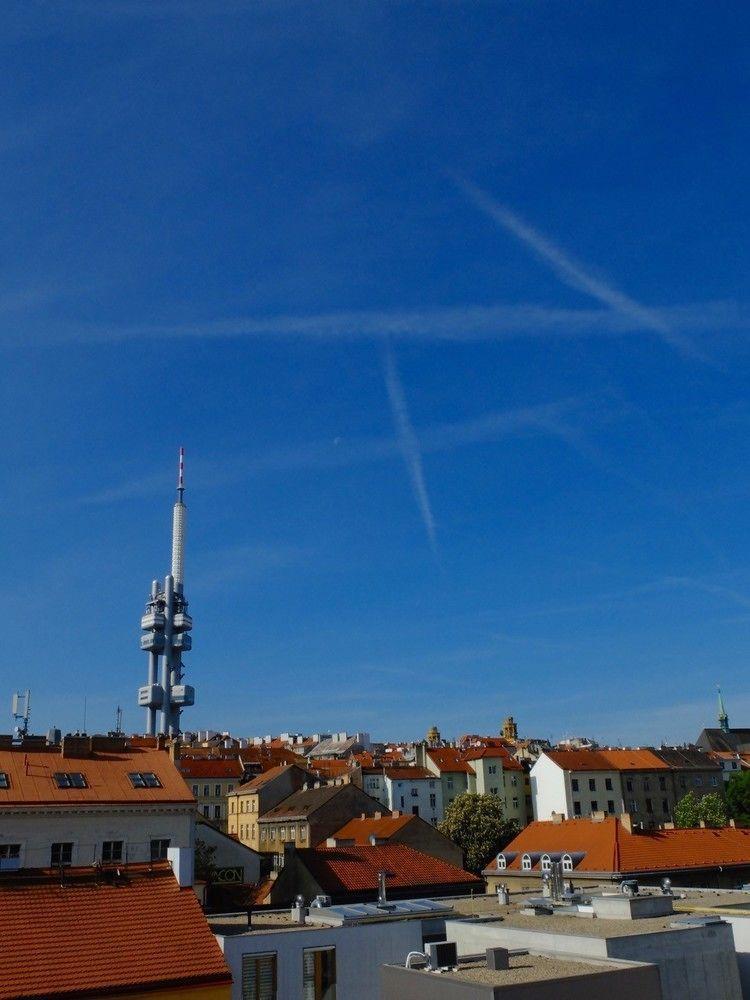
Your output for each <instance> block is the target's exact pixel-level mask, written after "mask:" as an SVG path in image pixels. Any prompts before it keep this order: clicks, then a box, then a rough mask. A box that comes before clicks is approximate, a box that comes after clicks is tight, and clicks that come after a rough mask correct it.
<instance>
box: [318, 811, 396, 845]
mask: <svg viewBox="0 0 750 1000" xmlns="http://www.w3.org/2000/svg"><path fill="white" fill-rule="evenodd" d="M414 819H415V817H414V816H405V815H404V814H403V813H400V814H399V815H397V816H393V815H391V814H389V815H388V816H381V817H380V818H379V819H376V818H375V817H374V816H365V817H364V819H362V817H360V818H359V819H350V820H349V822H348V823H345V824H344V826H342V827H341V829H340V830H337V831H336V832H335V833H332V834H331V836H332V837H335V838H336V840H353V841H354V844H355V846H356V845H361V846H362V847H367V845H368V844H369V843H370V837H372V836H375V837H377V838H378V840H387V839H388V838H389V837H392V836H393V834H394V833H397V832H398V831H399V830H402V829H403V828H404V827H405V826H407V824H409V823H411V822H413V821H414Z"/></svg>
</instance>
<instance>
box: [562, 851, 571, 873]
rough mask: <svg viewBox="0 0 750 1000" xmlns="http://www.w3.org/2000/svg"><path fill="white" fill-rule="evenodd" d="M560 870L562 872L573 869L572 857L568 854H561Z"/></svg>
mask: <svg viewBox="0 0 750 1000" xmlns="http://www.w3.org/2000/svg"><path fill="white" fill-rule="evenodd" d="M562 870H563V871H564V872H572V871H573V859H572V858H571V856H570V855H569V854H563V856H562Z"/></svg>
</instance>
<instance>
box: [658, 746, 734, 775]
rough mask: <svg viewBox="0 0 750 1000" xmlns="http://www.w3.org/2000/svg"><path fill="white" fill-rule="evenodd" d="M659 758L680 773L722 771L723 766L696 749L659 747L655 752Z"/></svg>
mask: <svg viewBox="0 0 750 1000" xmlns="http://www.w3.org/2000/svg"><path fill="white" fill-rule="evenodd" d="M653 752H654V753H655V754H656V756H657V757H659V758H660V759H661V760H663V761H664V763H665V764H669V766H670V767H673V768H676V769H677V770H680V771H720V770H721V764H718V763H717V762H716V761H715V760H711V758H710V757H709V756H708V755H707V754H706V752H705V751H704V750H699V749H697V748H696V747H658V749H654V751H653Z"/></svg>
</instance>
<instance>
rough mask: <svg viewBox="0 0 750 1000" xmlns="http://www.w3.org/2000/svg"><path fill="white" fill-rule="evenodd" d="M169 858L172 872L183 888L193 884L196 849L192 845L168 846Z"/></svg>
mask: <svg viewBox="0 0 750 1000" xmlns="http://www.w3.org/2000/svg"><path fill="white" fill-rule="evenodd" d="M167 859H168V860H169V863H170V865H171V866H172V874H173V875H174V877H175V878H176V879H177V884H178V885H179V887H180V888H181V889H185V888H188V887H189V886H191V885H192V884H193V867H194V865H195V851H194V850H193V848H192V847H168V848H167Z"/></svg>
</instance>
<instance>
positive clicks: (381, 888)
mask: <svg viewBox="0 0 750 1000" xmlns="http://www.w3.org/2000/svg"><path fill="white" fill-rule="evenodd" d="M387 902H388V897H387V896H386V892H385V872H378V906H384V905H385V904H386V903H387Z"/></svg>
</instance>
